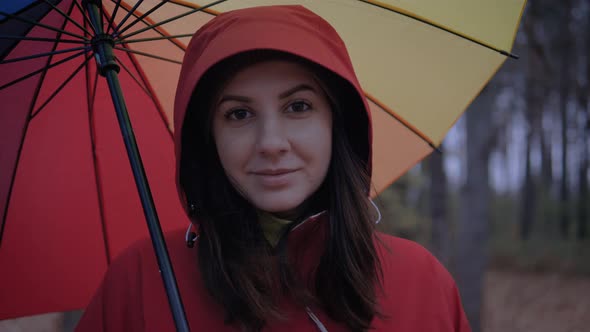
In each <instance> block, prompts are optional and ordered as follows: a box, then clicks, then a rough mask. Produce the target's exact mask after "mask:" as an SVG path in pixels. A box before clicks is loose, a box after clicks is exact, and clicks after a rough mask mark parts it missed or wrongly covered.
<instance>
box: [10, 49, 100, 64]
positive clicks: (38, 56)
mask: <svg viewBox="0 0 590 332" xmlns="http://www.w3.org/2000/svg"><path fill="white" fill-rule="evenodd" d="M90 49H91V47H90V46H81V47H74V48H68V49H65V50H59V51H53V52H47V53H38V54H34V55H27V56H23V57H20V58H14V59H8V60H2V61H0V64H6V63H11V62H19V61H25V60H30V59H36V58H42V57H45V56H51V55H55V54H63V53H69V52H74V51H80V50H86V51H88V50H90Z"/></svg>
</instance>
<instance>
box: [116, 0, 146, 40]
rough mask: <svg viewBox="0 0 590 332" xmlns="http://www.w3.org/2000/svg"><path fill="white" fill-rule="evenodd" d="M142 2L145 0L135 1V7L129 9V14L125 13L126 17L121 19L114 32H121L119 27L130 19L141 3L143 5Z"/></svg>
mask: <svg viewBox="0 0 590 332" xmlns="http://www.w3.org/2000/svg"><path fill="white" fill-rule="evenodd" d="M142 2H143V0H139V1H137V2H136V3H135V5H134V6H133V8H131V9H130V10H129V11H127V15H125V17H123V19H122V20H121V22H119V24H117V26H116V27H115V28H114V29H113V34H117V33H119V29H120V28H121V26H123V24H125V22H127V20H128V19H129V17H130V16H131V14H132V13H133V12H135V10H136V9H137V7H139V5H141V3H142Z"/></svg>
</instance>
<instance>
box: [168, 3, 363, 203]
mask: <svg viewBox="0 0 590 332" xmlns="http://www.w3.org/2000/svg"><path fill="white" fill-rule="evenodd" d="M253 50H275V51H282V52H286V53H290V54H293V55H296V56H299V57H302V58H305V59H307V60H309V61H311V62H315V63H316V64H319V65H321V66H323V67H325V68H326V69H328V70H330V71H332V72H334V73H336V74H337V75H339V76H340V77H342V78H343V79H345V80H346V81H348V82H349V83H350V84H351V85H352V86H353V87H354V88H355V89H356V91H357V92H358V95H359V97H360V99H361V100H362V103H363V105H364V109H362V110H359V111H361V112H365V113H366V114H367V118H368V120H369V121H368V123H369V128H368V136H369V137H368V139H363V141H366V142H367V143H368V146H367V147H366V148H367V151H368V156H369V157H368V160H367V165H369V166H368V168H369V169H368V171H369V174H370V172H371V166H370V164H371V162H370V160H371V128H370V123H371V121H370V113H369V112H368V111H367V110H368V109H369V107H368V105H367V101H366V99H365V98H364V94H363V92H362V89H361V87H360V84H359V82H358V79H357V78H356V75H355V73H354V70H353V67H352V63H351V61H350V58H349V56H348V51H347V50H346V46H345V45H344V42H343V41H342V40H341V39H340V36H338V34H337V33H336V31H335V30H334V28H332V26H330V25H329V24H328V23H327V22H326V21H325V20H324V19H322V18H321V17H319V16H317V15H316V14H314V13H313V12H311V11H310V10H308V9H306V8H304V7H302V6H268V7H254V8H247V9H241V10H236V11H232V12H227V13H224V14H221V15H219V16H217V17H216V18H214V19H213V20H211V21H210V22H208V23H207V24H206V25H204V26H203V27H202V28H200V29H199V30H198V31H197V32H196V33H195V35H194V36H193V38H192V39H191V41H190V43H189V45H188V47H187V49H186V53H185V56H184V61H183V65H182V69H181V71H180V79H179V82H178V87H177V90H176V99H175V103H174V128H175V133H174V141H175V152H176V182H177V187H178V192H179V194H180V197H181V200H182V202H183V206H185V208H186V199H185V195H184V192H183V190H182V187H181V185H180V183H179V169H180V160H181V158H180V154H181V151H182V150H181V141H182V140H181V137H182V133H181V130H182V127H183V126H182V125H183V121H184V119H185V113H186V110H187V106H188V104H189V101H190V99H191V95H192V94H193V91H194V89H195V87H196V85H197V83H198V82H199V80H200V79H201V77H202V76H203V74H204V73H205V72H206V71H207V70H209V69H210V68H211V67H213V66H214V65H215V64H217V63H218V62H220V61H222V60H224V59H226V58H228V57H231V56H234V55H237V54H239V53H243V52H247V51H253Z"/></svg>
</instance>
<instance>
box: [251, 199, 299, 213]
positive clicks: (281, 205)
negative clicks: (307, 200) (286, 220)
mask: <svg viewBox="0 0 590 332" xmlns="http://www.w3.org/2000/svg"><path fill="white" fill-rule="evenodd" d="M302 202H303V200H277V199H276V197H275V198H274V199H273V198H269V199H266V200H259V201H258V202H256V201H255V202H254V205H255V206H256V207H257V208H258V209H259V210H262V211H265V212H269V213H284V212H288V211H293V210H295V209H297V207H299V205H301V203H302Z"/></svg>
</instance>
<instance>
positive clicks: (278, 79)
mask: <svg viewBox="0 0 590 332" xmlns="http://www.w3.org/2000/svg"><path fill="white" fill-rule="evenodd" d="M297 83H306V84H310V85H314V86H315V85H317V83H316V78H315V75H314V73H313V72H312V71H311V70H310V69H309V68H308V67H307V66H305V65H303V64H301V63H297V62H293V61H287V60H268V61H262V62H258V63H255V64H252V65H249V66H247V67H244V68H242V69H240V70H238V71H237V72H236V73H235V74H234V75H233V76H232V77H231V78H230V79H229V80H228V82H227V84H226V85H225V88H224V89H223V90H224V91H225V92H228V91H232V90H249V89H255V88H257V87H259V86H264V85H271V86H273V87H277V88H280V87H284V86H290V85H292V84H297Z"/></svg>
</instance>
